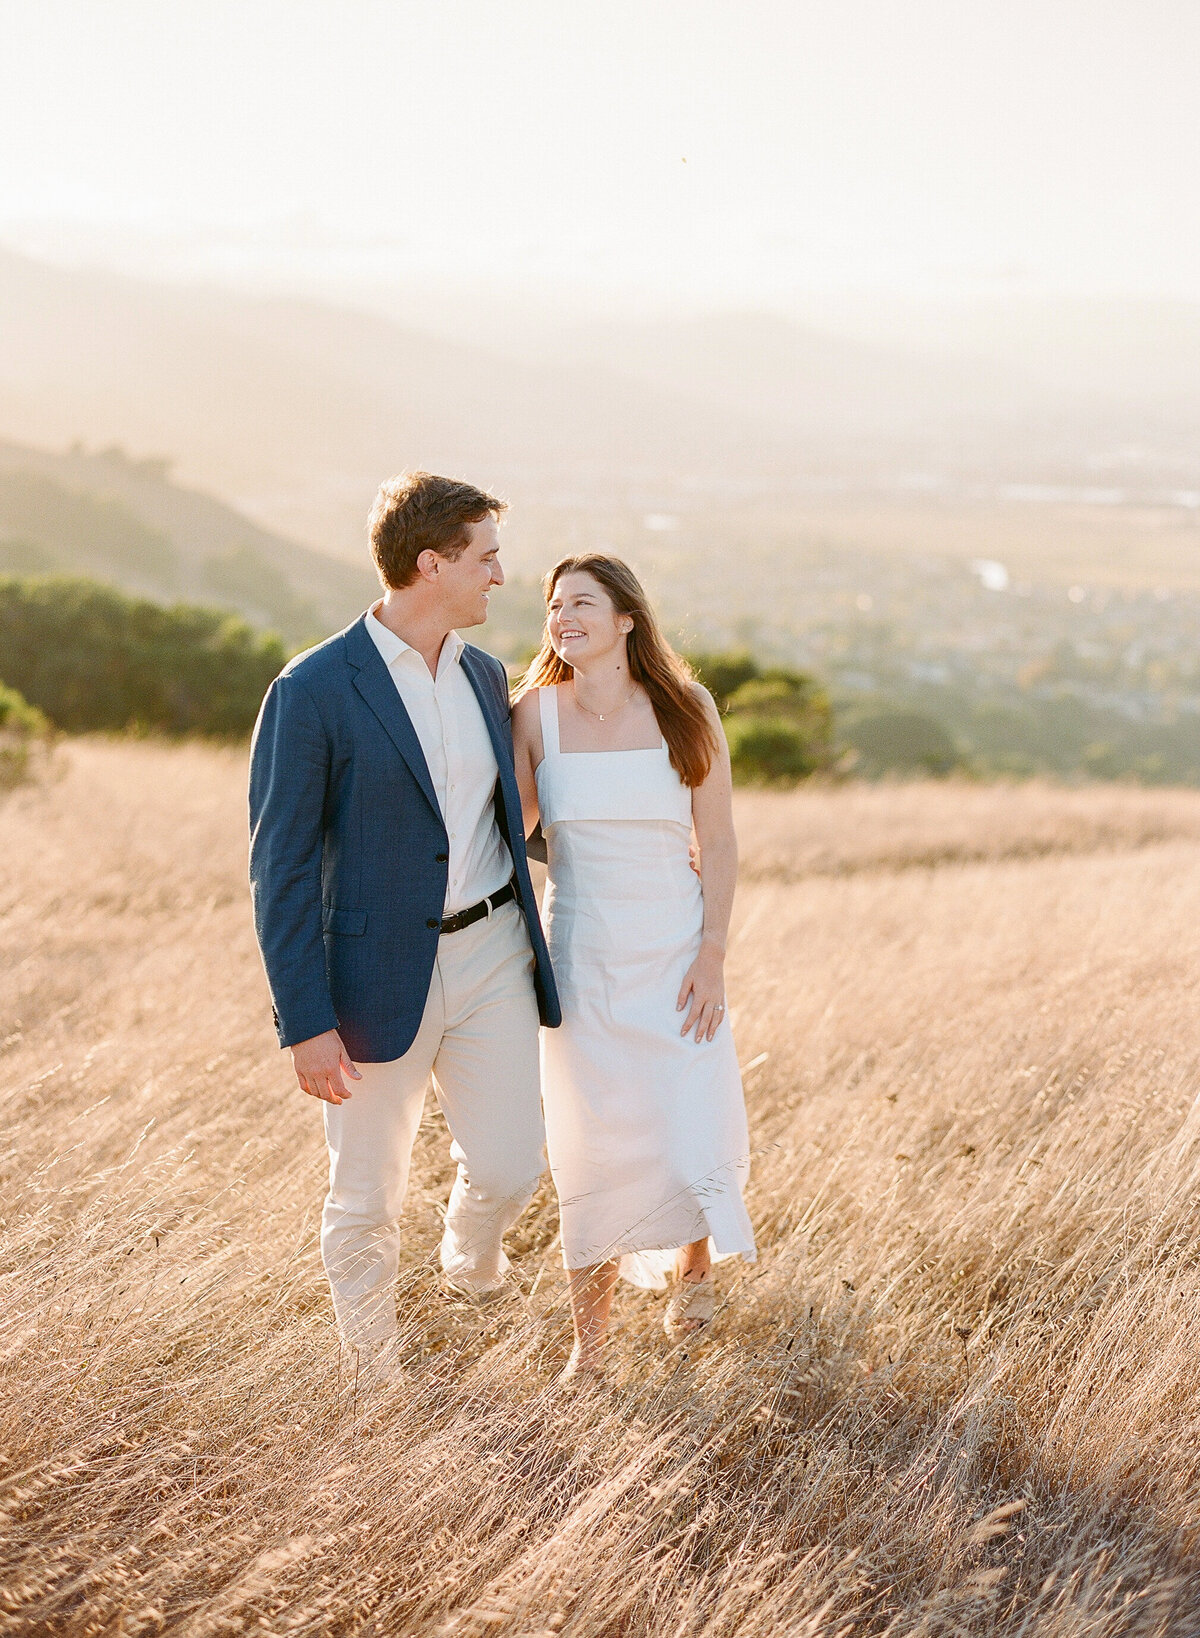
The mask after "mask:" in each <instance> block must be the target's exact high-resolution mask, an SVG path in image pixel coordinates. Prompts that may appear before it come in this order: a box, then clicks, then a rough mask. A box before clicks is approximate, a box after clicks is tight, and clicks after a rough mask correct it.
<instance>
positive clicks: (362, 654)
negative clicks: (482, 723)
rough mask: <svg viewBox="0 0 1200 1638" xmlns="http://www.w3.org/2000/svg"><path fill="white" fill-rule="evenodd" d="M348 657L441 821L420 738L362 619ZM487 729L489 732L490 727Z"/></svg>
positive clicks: (350, 637)
mask: <svg viewBox="0 0 1200 1638" xmlns="http://www.w3.org/2000/svg"><path fill="white" fill-rule="evenodd" d="M346 654H347V658H348V659H349V661H350V664H351V665H352V666H353V667H354V686H355V688H357V689H358V692H359V693H360V694H361V695H362V697H363V699H364V700H366V702H367V704H368V705H369V706H370V707H371V709H372V711H374V713H375V715H376V716H377V717H378V718H379V720H380V722H381V723H382V724H383V726H384V728H385V729H386V730H387V734H388V738H389V739H390V740H391V742H392V744H393V745H394V746H395V747H396V749H397V750H398V751H399V753H400V755H401V756H402V757H403V758H404V760H405V762H406V763H407V764H408V766H409V769H410V771H411V773H412V776H413V778H414V779H415V780H416V782H417V784H418V785H419V786H420V787H421V790H422V792H423V793H424V795H425V798H426V800H427V801H428V803H429V806H430V807H431V808H432V809H433V811H434V813H436V814H437V816H438V818H439V819H441V817H442V810H441V808H440V807H439V805H438V799H437V792H436V791H435V790H434V788H433V780H432V779H431V778H430V777H429V765H428V763H427V762H426V761H425V753H424V751H422V749H421V741H420V740H419V739H418V738H417V730H416V729H415V728H414V727H413V725H412V718H411V717H410V716H409V714H408V712H407V711H406V710H405V709H404V701H403V700H402V699H401V698H400V694H399V691H398V690H397V688H396V685H395V683H394V682H393V681H392V679H391V675H390V674H389V672H388V668H387V666H386V665H385V664H384V659H383V655H382V654H380V652H379V650H378V649H377V648H376V647H375V644H374V643H373V642H372V641H371V638H370V635H369V633H368V632H367V629H366V627H365V625H364V624H363V620H362V619H359V620H356V621H355V623H354V624H353V625H352V626H351V627H350V628H349V629H348V631H347V632H346ZM486 715H487V712H486V711H485V712H484V716H485V717H486ZM488 728H489V732H490V729H491V724H490V723H489V724H488Z"/></svg>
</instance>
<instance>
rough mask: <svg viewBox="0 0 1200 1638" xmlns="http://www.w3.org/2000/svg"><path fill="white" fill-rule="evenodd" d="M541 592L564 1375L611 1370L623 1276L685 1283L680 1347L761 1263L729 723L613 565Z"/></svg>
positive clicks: (536, 710)
mask: <svg viewBox="0 0 1200 1638" xmlns="http://www.w3.org/2000/svg"><path fill="white" fill-rule="evenodd" d="M544 590H545V593H546V631H545V638H544V641H543V643H542V647H541V650H540V652H539V653H538V655H537V656H536V658H535V659H534V661H533V663H532V665H531V666H530V668H529V671H528V673H527V675H526V679H525V685H524V690H523V692H522V694H521V697H520V699H519V700H518V701H517V704H516V706H515V708H514V711H513V740H514V745H515V749H516V758H517V775H518V779H519V781H520V784H521V797H522V803H523V805H524V810H525V823H526V829H527V831H528V830H532V828H533V826H534V824H535V823H536V822H537V821H538V820H540V822H541V826H542V830H543V832H544V834H545V837H546V844H547V850H548V868H549V879H548V884H547V891H546V901H545V919H546V932H547V936H548V939H549V943H550V952H551V956H552V958H553V961H554V968H555V973H556V975H557V978H558V984H559V992H560V995H561V998H562V1003H563V1023H562V1027H561V1028H560V1029H556V1030H544V1031H543V1032H542V1096H543V1100H544V1103H545V1108H546V1133H547V1147H548V1150H549V1155H550V1169H551V1172H552V1173H553V1176H554V1182H555V1187H556V1188H557V1190H558V1196H559V1202H560V1208H561V1214H562V1238H563V1257H564V1261H565V1263H566V1266H567V1269H568V1271H569V1278H570V1288H571V1309H572V1315H573V1318H574V1322H575V1346H574V1349H573V1351H572V1354H571V1358H570V1360H569V1361H568V1364H567V1366H566V1369H565V1371H564V1376H565V1377H568V1378H569V1377H573V1376H578V1375H598V1374H600V1372H601V1369H602V1360H603V1351H604V1342H605V1334H606V1329H607V1323H608V1314H609V1309H610V1307H611V1304H612V1297H613V1290H614V1288H615V1285H616V1281H617V1278H618V1274H623V1275H624V1276H625V1277H627V1278H628V1279H630V1280H632V1281H633V1282H634V1283H635V1284H638V1285H642V1286H650V1287H662V1286H663V1285H664V1284H666V1283H667V1280H666V1279H665V1277H664V1276H665V1275H667V1274H668V1272H671V1273H673V1276H674V1278H673V1280H672V1281H671V1295H670V1300H669V1302H668V1305H667V1311H666V1316H665V1322H664V1323H665V1325H666V1328H667V1332H668V1334H669V1335H670V1336H672V1337H682V1336H686V1335H688V1334H689V1333H691V1332H693V1331H697V1330H699V1329H701V1328H702V1327H703V1326H705V1325H706V1324H708V1323H709V1321H710V1320H711V1318H712V1315H713V1309H714V1301H713V1278H712V1260H713V1256H714V1255H716V1256H732V1255H737V1254H740V1255H741V1256H742V1257H743V1258H744V1259H745V1260H746V1261H747V1262H750V1261H753V1259H754V1255H755V1251H754V1234H753V1230H752V1229H751V1227H750V1220H749V1218H748V1217H747V1215H746V1210H745V1207H744V1206H743V1204H742V1195H741V1185H742V1182H743V1180H744V1179H745V1176H746V1173H747V1170H748V1149H749V1144H748V1139H747V1135H746V1114H745V1107H744V1104H743V1101H742V1083H741V1077H740V1075H739V1072H738V1064H737V1054H736V1052H735V1049H734V1044H733V1038H732V1035H731V1033H730V1029H729V1025H728V1023H727V1022H726V1021H725V976H724V960H725V941H726V935H727V931H728V927H729V914H730V909H731V907H732V903H733V890H734V882H735V878H736V875H737V841H736V838H735V836H734V832H733V816H732V804H731V793H730V774H729V752H728V748H727V747H726V744H725V736H724V734H723V733H722V731H721V724H720V719H719V717H718V715H717V711H716V707H715V706H714V705H713V702H712V699H711V697H710V696H709V695H708V693H707V692H706V691H705V690H704V689H703V688H701V687H700V686H699V684H698V683H695V682H693V681H692V679H691V677H690V675H689V674H688V671H687V669H686V668H685V666H684V664H683V662H682V661H681V660H680V659H679V657H678V656H677V655H676V654H675V653H673V651H672V650H671V648H670V646H669V644H668V643H667V642H666V641H665V639H664V638H663V636H662V634H661V632H660V630H659V627H658V622H657V620H656V619H655V617H654V614H653V611H652V610H651V608H650V605H649V603H648V601H647V599H646V595H645V593H644V591H643V590H642V588H641V586H640V584H639V583H638V580H637V577H636V576H635V575H634V574H633V572H632V570H631V569H629V568H628V567H627V566H626V565H625V564H624V563H622V562H621V561H620V560H619V559H617V558H612V557H604V556H601V555H599V554H589V555H587V556H583V557H568V558H564V559H563V561H562V562H561V563H559V564H558V565H557V566H556V567H555V568H554V569H553V570H552V571H551V572H550V574H549V575H548V576H547V578H546V582H545V586H544ZM693 831H694V832H695V837H696V841H697V843H698V844H699V847H700V852H701V859H702V871H703V885H701V881H700V879H698V877H697V875H696V873H695V871H693V870H692V868H691V861H690V857H689V847H690V842H691V837H692V833H693ZM656 1254H657V1255H656Z"/></svg>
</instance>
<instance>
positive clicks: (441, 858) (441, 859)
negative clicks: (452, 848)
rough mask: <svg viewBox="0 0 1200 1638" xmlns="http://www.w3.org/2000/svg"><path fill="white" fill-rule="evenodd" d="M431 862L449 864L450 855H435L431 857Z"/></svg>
mask: <svg viewBox="0 0 1200 1638" xmlns="http://www.w3.org/2000/svg"><path fill="white" fill-rule="evenodd" d="M433 862H434V864H449V862H450V855H449V854H448V853H435V854H434V856H433Z"/></svg>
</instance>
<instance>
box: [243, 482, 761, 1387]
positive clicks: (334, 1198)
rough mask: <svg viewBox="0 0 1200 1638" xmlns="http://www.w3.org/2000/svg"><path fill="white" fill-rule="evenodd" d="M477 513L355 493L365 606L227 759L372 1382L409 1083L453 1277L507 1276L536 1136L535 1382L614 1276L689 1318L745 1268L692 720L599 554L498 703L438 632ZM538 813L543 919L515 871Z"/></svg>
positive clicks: (707, 839)
mask: <svg viewBox="0 0 1200 1638" xmlns="http://www.w3.org/2000/svg"><path fill="white" fill-rule="evenodd" d="M503 510H504V502H502V501H500V500H497V499H496V498H495V497H494V496H491V495H488V494H486V493H484V492H483V491H482V490H479V489H476V488H474V487H472V486H471V485H469V484H465V483H459V482H456V481H453V480H450V479H447V478H440V477H435V476H433V475H431V474H429V473H420V472H418V473H412V474H408V475H406V476H404V477H402V478H398V479H395V480H392V481H390V482H388V483H385V484H384V485H383V486H382V487H381V489H380V491H379V495H378V496H377V498H376V501H375V505H374V508H373V510H372V513H371V519H370V538H371V550H372V555H373V557H374V560H375V564H376V567H377V569H378V571H379V576H380V579H381V581H382V584H383V589H384V595H383V598H382V599H381V601H379V602H378V603H376V604H375V605H374V606H373V607H372V608H371V609H370V610H368V612H367V613H366V614H365V615H363V616H361V617H360V618H359V619H357V620H356V621H354V623H353V624H352V625H350V626H348V627H347V628H346V630H345V631H343V632H340V633H339V634H338V635H337V636H335V637H331V638H330V639H329V640H328V641H327V642H324V643H322V644H321V645H320V646H319V647H317V648H315V649H311V650H310V651H309V652H308V653H306V654H302V655H300V656H299V657H298V658H296V659H294V660H292V661H291V662H290V663H289V665H287V666H286V667H285V669H284V670H283V672H282V673H281V674H280V676H279V677H277V678H276V680H275V682H274V683H273V684H272V685H271V688H270V690H269V692H268V694H267V696H266V699H265V700H264V702H263V707H262V711H261V713H260V716H259V720H258V724H257V727H256V729H255V734H254V743H253V748H252V752H251V770H250V818H251V854H250V879H251V889H252V892H253V898H254V913H255V926H256V930H257V933H258V939H259V945H260V948H261V950H262V955H263V962H264V965H265V967H266V972H267V978H268V982H269V985H270V990H271V996H272V1001H273V1006H274V1016H275V1022H276V1026H277V1029H278V1031H279V1039H280V1042H281V1044H282V1045H283V1046H285V1047H290V1049H291V1054H292V1061H293V1064H294V1066H295V1071H296V1076H297V1079H298V1081H299V1084H300V1087H301V1089H302V1090H303V1091H304V1092H306V1093H308V1094H309V1095H310V1096H312V1097H315V1098H319V1099H321V1100H322V1103H323V1107H324V1116H325V1136H326V1140H327V1142H328V1146H329V1158H330V1167H329V1192H328V1195H327V1197H326V1200H325V1208H324V1213H323V1217H322V1228H321V1254H322V1258H323V1261H324V1264H325V1269H326V1273H327V1274H328V1277H329V1283H330V1287H331V1290H332V1293H333V1303H334V1310H335V1313H336V1317H337V1323H338V1329H339V1331H340V1333H341V1336H342V1338H343V1341H344V1342H345V1344H346V1345H347V1346H348V1347H349V1348H351V1349H354V1350H356V1351H357V1356H358V1363H359V1368H360V1369H362V1368H367V1369H368V1370H370V1371H371V1372H373V1373H375V1374H377V1375H378V1376H379V1377H381V1378H383V1377H386V1375H387V1373H388V1371H389V1368H390V1364H391V1360H390V1351H391V1350H390V1348H389V1344H390V1343H391V1342H392V1339H393V1338H394V1336H395V1334H396V1315H395V1299H394V1294H393V1284H394V1280H395V1275H396V1272H397V1268H398V1263H399V1230H398V1219H399V1216H400V1212H401V1208H402V1206H403V1202H404V1195H405V1189H406V1186H407V1182H408V1169H409V1161H410V1156H411V1152H412V1146H413V1142H414V1139H415V1137H416V1132H417V1127H418V1124H419V1122H420V1118H421V1112H422V1107H423V1104H424V1098H425V1088H426V1083H427V1081H428V1079H429V1076H430V1074H431V1073H432V1076H433V1085H434V1090H435V1092H436V1095H437V1098H438V1101H439V1103H440V1105H441V1108H442V1111H443V1113H444V1115H445V1117H446V1123H447V1125H448V1127H449V1129H450V1133H451V1136H452V1139H453V1147H452V1149H451V1154H452V1157H453V1158H454V1160H455V1161H456V1162H457V1167H458V1170H457V1175H456V1178H455V1182H454V1185H453V1188H452V1190H451V1193H450V1200H449V1204H448V1206H447V1209H446V1214H445V1228H444V1233H443V1236H442V1242H441V1248H440V1251H441V1264H442V1270H443V1275H444V1279H445V1281H446V1283H447V1284H448V1285H449V1286H450V1287H451V1288H452V1289H453V1290H455V1291H457V1292H460V1293H463V1294H466V1295H471V1296H475V1297H479V1298H483V1297H486V1296H488V1295H490V1294H491V1293H492V1292H494V1291H497V1290H499V1289H502V1288H503V1285H504V1282H505V1275H506V1272H507V1270H508V1260H507V1258H506V1256H505V1253H504V1250H503V1246H502V1243H501V1242H502V1238H503V1236H504V1233H505V1231H506V1230H507V1229H508V1228H510V1227H511V1225H512V1224H513V1223H514V1222H515V1221H516V1219H517V1217H518V1216H519V1215H520V1213H521V1212H522V1211H523V1210H524V1208H525V1206H526V1205H527V1204H528V1202H529V1199H530V1197H531V1195H532V1194H533V1191H534V1189H535V1187H536V1186H537V1182H538V1179H539V1177H540V1175H541V1172H542V1169H543V1164H544V1153H545V1152H548V1154H549V1160H550V1168H551V1173H552V1176H553V1179H554V1184H555V1188H556V1189H557V1192H558V1197H559V1202H560V1209H561V1222H562V1244H563V1255H564V1261H565V1263H566V1266H567V1269H568V1271H569V1280H570V1292H571V1308H572V1315H573V1319H574V1325H575V1345H574V1348H573V1351H572V1354H571V1357H570V1360H569V1361H568V1363H567V1366H566V1368H565V1372H564V1375H566V1376H574V1375H581V1374H582V1375H587V1374H593V1373H599V1372H600V1370H601V1368H602V1360H603V1350H604V1342H605V1335H606V1329H607V1322H608V1312H609V1307H610V1305H611V1301H612V1295H613V1291H614V1288H615V1285H616V1281H617V1279H618V1277H619V1276H620V1275H624V1276H626V1277H627V1278H629V1279H630V1280H632V1281H633V1282H634V1283H636V1284H639V1285H643V1286H651V1287H658V1288H661V1287H662V1286H664V1285H666V1286H669V1287H670V1296H669V1300H668V1304H667V1310H666V1315H665V1323H666V1326H667V1330H668V1332H669V1333H670V1334H672V1335H673V1336H682V1335H686V1334H687V1333H688V1332H690V1331H693V1330H696V1329H698V1328H700V1327H702V1326H703V1325H705V1324H706V1323H707V1322H708V1321H709V1319H710V1318H711V1316H712V1313H713V1281H712V1270H711V1261H712V1258H713V1256H714V1255H717V1256H727V1255H736V1254H740V1255H741V1256H742V1257H743V1258H745V1259H747V1260H751V1259H753V1257H754V1237H753V1232H752V1230H751V1227H750V1222H749V1219H748V1217H747V1215H746V1211H745V1208H744V1206H743V1204H742V1197H741V1186H742V1183H743V1181H744V1179H745V1176H746V1171H747V1164H748V1141H747V1135H746V1119H745V1111H744V1107H743V1102H742V1087H741V1079H740V1076H739V1073H738V1065H737V1057H736V1054H735V1050H734V1044H733V1039H732V1035H731V1033H730V1029H729V1025H728V1023H726V1022H725V1017H724V1014H725V991H724V977H723V962H724V948H725V938H726V931H727V928H728V924H729V915H730V909H731V905H732V899H733V889H734V879H735V875H736V869H737V849H736V842H735V839H734V834H733V823H732V815H731V802H730V778H729V760H728V754H727V751H726V749H725V740H724V735H723V733H722V732H721V727H720V721H719V719H718V717H717V714H716V710H715V707H714V706H713V703H712V700H711V698H710V697H709V696H708V694H707V693H706V692H705V691H704V690H703V689H702V688H700V687H699V686H698V685H697V684H695V683H694V682H692V681H691V679H690V678H689V676H688V675H687V672H686V670H685V668H684V667H683V665H682V664H681V662H680V661H679V660H678V658H677V657H676V656H675V655H674V653H673V652H672V651H671V649H670V647H669V646H668V645H667V643H666V642H665V640H664V638H663V637H662V635H661V633H660V632H659V629H658V624H657V621H656V620H655V618H654V614H653V611H652V610H651V608H650V606H649V604H648V603H647V600H646V598H645V595H644V593H643V591H642V588H641V586H640V585H639V584H638V581H637V579H636V578H635V576H634V575H633V574H632V572H631V571H630V570H629V569H628V568H627V567H626V566H625V565H624V564H623V563H621V562H620V561H619V560H617V559H615V558H610V557H602V556H597V555H591V556H587V557H575V558H565V559H564V560H563V561H562V562H561V563H559V564H558V565H557V566H556V567H555V568H554V570H552V572H551V574H550V575H549V576H548V578H547V581H546V596H547V614H546V630H545V637H544V641H543V643H542V647H541V651H540V652H539V654H538V655H537V657H536V659H535V660H534V661H533V663H532V665H531V667H530V670H529V672H528V675H527V678H526V684H525V688H524V691H523V692H522V694H521V696H520V698H519V699H518V700H517V703H516V705H515V707H513V708H512V709H511V711H510V706H509V694H508V684H507V678H506V675H505V671H504V668H503V666H502V665H501V664H500V662H499V661H498V660H496V659H494V658H492V657H491V656H490V655H488V654H486V653H484V652H483V651H482V650H481V649H478V648H475V647H473V646H471V645H470V644H468V643H465V642H464V641H463V639H462V638H461V637H460V636H459V634H458V628H460V627H470V626H476V625H480V624H481V623H482V622H483V621H484V620H485V619H486V618H487V605H488V596H489V593H490V592H491V590H492V589H493V588H494V587H497V586H500V585H502V584H503V580H504V576H503V573H502V572H501V569H500V563H499V556H498V553H499V545H500V541H499V522H498V520H499V516H500V513H501V512H502V511H503ZM539 822H540V825H541V829H542V833H543V835H544V837H545V840H546V847H547V865H548V881H547V891H546V895H545V914H546V928H545V934H544V935H543V930H542V926H541V923H540V921H539V918H538V911H537V904H536V900H535V898H534V894H533V888H532V885H531V882H530V877H529V868H528V864H527V862H526V837H527V836H529V835H531V834H532V832H533V831H534V830H535V829H536V827H537V825H538V824H539ZM693 833H694V835H695V839H696V842H697V843H698V845H699V848H700V857H701V866H702V874H701V875H700V876H698V875H697V873H696V872H695V871H694V870H693V869H692V867H691V860H690V856H689V846H690V842H691V839H692V836H693ZM539 1020H540V1023H541V1025H542V1026H543V1028H542V1030H541V1032H540V1047H539V1028H538V1026H539ZM539 1058H540V1063H539ZM543 1107H544V1122H543Z"/></svg>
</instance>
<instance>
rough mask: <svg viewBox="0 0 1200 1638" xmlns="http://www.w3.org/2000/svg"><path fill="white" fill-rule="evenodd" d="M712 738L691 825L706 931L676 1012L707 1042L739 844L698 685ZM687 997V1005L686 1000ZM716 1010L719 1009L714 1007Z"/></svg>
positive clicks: (711, 713)
mask: <svg viewBox="0 0 1200 1638" xmlns="http://www.w3.org/2000/svg"><path fill="white" fill-rule="evenodd" d="M697 693H698V694H699V695H700V696H702V698H703V700H704V704H705V710H706V712H707V714H708V717H709V721H710V723H711V726H712V730H713V735H714V737H715V740H716V752H715V754H714V756H713V761H712V767H711V768H710V769H709V770H708V777H707V778H706V779H705V781H704V783H703V784H702V785H697V786H696V787H695V789H694V790H693V791H692V824H693V826H694V827H695V831H696V841H697V843H698V845H699V849H700V860H701V866H700V872H701V873H700V883H701V890H702V892H703V894H704V930H703V933H702V935H701V939H700V952H699V954H698V955H697V957H696V959H695V961H694V962H693V963H692V965H691V967H690V968H689V969H688V972H687V975H686V977H685V978H684V980H683V985H682V987H681V988H680V991H679V1002H678V1008H679V1011H681V1012H682V1011H683V1009H684V1007H685V1006H686V1007H687V1008H688V1012H687V1019H686V1021H685V1023H684V1026H683V1029H682V1030H681V1031H680V1033H681V1034H682V1035H687V1034H688V1033H689V1031H691V1030H693V1029H694V1030H695V1032H696V1039H697V1041H701V1040H709V1041H711V1040H712V1038H713V1036H714V1035H715V1034H716V1032H717V1030H718V1029H719V1028H720V1025H721V1020H722V1019H723V1018H724V1016H725V946H726V942H727V940H728V937H729V918H730V915H731V914H732V912H733V894H734V889H735V888H736V886H737V869H738V849H737V836H736V835H735V834H734V829H733V777H732V774H731V772H730V768H729V746H728V745H727V743H726V740H725V731H724V729H723V728H722V727H721V718H720V716H719V714H718V712H717V708H716V706H715V705H714V704H713V701H712V696H711V695H710V694H709V693H708V691H707V690H706V689H702V688H699V686H697ZM689 1002H690V1005H689ZM718 1009H719V1010H718Z"/></svg>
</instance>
